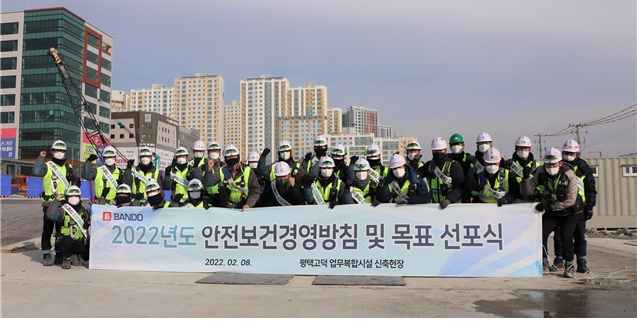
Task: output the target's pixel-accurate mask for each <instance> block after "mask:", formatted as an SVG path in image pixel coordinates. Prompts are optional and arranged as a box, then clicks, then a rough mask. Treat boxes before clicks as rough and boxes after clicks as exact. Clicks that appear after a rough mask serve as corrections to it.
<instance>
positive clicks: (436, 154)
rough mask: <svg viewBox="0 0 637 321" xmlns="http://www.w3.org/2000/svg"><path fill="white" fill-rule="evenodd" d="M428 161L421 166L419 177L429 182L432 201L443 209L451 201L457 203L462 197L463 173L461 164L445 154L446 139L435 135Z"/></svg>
mask: <svg viewBox="0 0 637 321" xmlns="http://www.w3.org/2000/svg"><path fill="white" fill-rule="evenodd" d="M431 154H432V158H431V160H430V161H428V162H427V163H425V166H423V167H421V174H420V177H423V178H424V179H426V180H427V183H428V184H429V188H430V193H431V201H432V203H439V204H440V209H443V210H444V209H445V208H447V206H449V204H451V203H458V202H460V199H461V197H462V187H463V186H464V173H463V172H462V166H460V164H458V162H456V161H455V160H452V159H451V158H449V156H447V141H446V140H445V139H444V138H442V137H436V138H435V139H434V140H432V141H431Z"/></svg>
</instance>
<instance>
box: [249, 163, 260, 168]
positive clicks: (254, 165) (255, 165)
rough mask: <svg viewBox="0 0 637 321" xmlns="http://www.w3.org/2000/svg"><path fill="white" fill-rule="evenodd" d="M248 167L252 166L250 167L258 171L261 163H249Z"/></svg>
mask: <svg viewBox="0 0 637 321" xmlns="http://www.w3.org/2000/svg"><path fill="white" fill-rule="evenodd" d="M248 166H250V167H252V168H254V169H257V167H258V166H259V163H258V162H249V163H248Z"/></svg>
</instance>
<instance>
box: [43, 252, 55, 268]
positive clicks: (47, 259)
mask: <svg viewBox="0 0 637 321" xmlns="http://www.w3.org/2000/svg"><path fill="white" fill-rule="evenodd" d="M42 265H44V266H52V265H53V260H52V259H51V253H46V254H44V256H43V257H42Z"/></svg>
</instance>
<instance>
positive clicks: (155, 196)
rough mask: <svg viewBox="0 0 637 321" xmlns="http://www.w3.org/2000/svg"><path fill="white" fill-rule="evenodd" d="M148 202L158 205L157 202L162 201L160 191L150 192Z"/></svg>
mask: <svg viewBox="0 0 637 321" xmlns="http://www.w3.org/2000/svg"><path fill="white" fill-rule="evenodd" d="M148 203H150V204H151V205H157V204H159V203H161V193H159V192H155V193H149V194H148Z"/></svg>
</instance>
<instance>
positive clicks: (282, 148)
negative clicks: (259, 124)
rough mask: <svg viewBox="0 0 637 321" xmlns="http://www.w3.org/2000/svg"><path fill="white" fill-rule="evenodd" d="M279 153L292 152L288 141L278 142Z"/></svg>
mask: <svg viewBox="0 0 637 321" xmlns="http://www.w3.org/2000/svg"><path fill="white" fill-rule="evenodd" d="M278 149H279V151H280V152H283V151H288V150H292V144H290V142H289V141H287V140H282V141H280V142H279V148H278Z"/></svg>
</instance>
